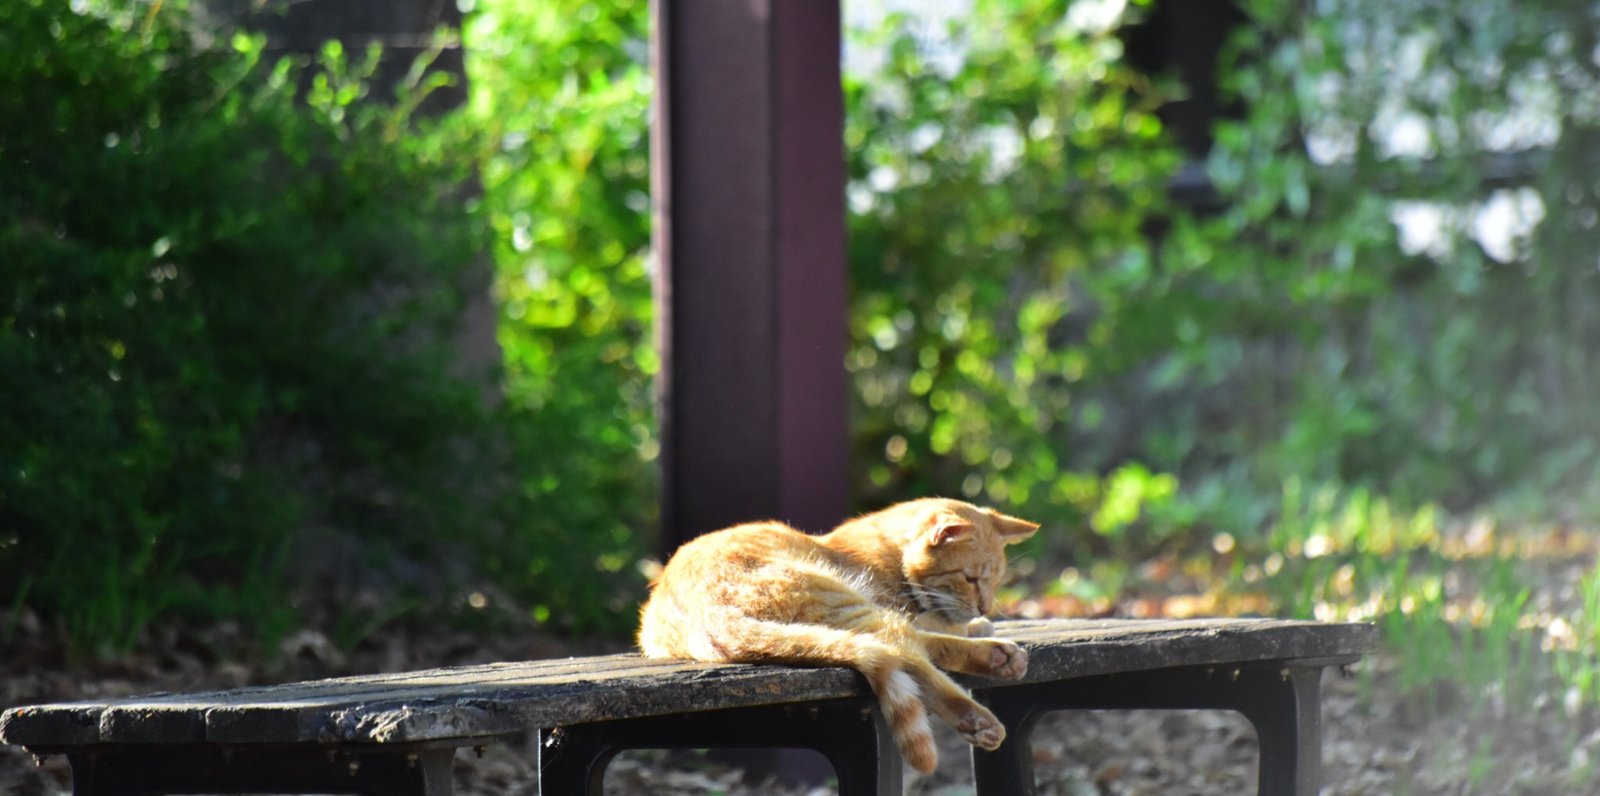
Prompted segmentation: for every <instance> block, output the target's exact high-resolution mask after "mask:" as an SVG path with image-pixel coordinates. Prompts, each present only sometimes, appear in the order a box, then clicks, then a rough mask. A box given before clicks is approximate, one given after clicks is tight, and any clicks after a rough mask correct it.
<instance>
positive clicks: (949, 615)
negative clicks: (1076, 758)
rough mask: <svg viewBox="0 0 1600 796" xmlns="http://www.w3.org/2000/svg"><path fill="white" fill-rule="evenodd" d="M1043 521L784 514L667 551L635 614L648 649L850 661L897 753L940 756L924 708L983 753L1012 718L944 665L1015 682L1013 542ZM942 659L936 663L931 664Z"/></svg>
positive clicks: (722, 658) (926, 762)
mask: <svg viewBox="0 0 1600 796" xmlns="http://www.w3.org/2000/svg"><path fill="white" fill-rule="evenodd" d="M1038 528H1039V526H1038V525H1035V524H1034V523H1031V522H1026V521H1024V520H1019V519H1016V518H1013V517H1007V516H1005V515H1004V514H1000V513H998V512H995V511H993V510H991V509H985V508H979V507H977V506H974V505H972V504H970V503H962V502H961V501H957V500H945V499H941V498H927V499H923V500H913V501H909V502H906V503H900V504H898V505H895V506H891V507H889V508H887V509H884V510H883V511H879V512H876V513H874V514H868V515H866V516H864V517H859V518H857V519H855V520H852V521H850V522H847V523H845V524H844V525H841V526H839V527H838V528H836V529H835V530H834V531H833V532H832V533H829V534H825V535H822V536H808V535H806V534H804V533H801V532H800V531H797V530H795V529H793V528H790V527H789V526H787V525H784V524H782V523H778V522H761V523H752V524H749V525H739V526H736V527H733V528H728V529H725V530H721V531H717V532H715V533H710V534H706V535H705V536H701V537H699V538H697V539H695V540H693V541H691V542H689V543H688V544H685V545H684V546H683V547H681V548H679V549H678V552H677V553H676V554H674V555H673V556H672V559H671V560H670V561H668V562H667V566H666V568H665V569H664V570H662V572H661V577H660V578H658V579H657V580H656V582H655V584H654V585H653V587H652V591H651V594H650V599H649V600H648V601H646V602H645V604H644V608H643V609H642V611H641V612H640V618H641V623H640V627H639V647H640V649H642V650H643V651H644V653H645V654H646V655H648V656H650V657H653V658H689V659H692V660H700V661H716V662H741V663H754V662H764V663H786V664H812V665H818V666H849V667H851V668H853V669H855V670H857V671H859V672H861V673H862V674H863V675H865V676H866V678H867V681H868V682H869V683H870V684H871V685H872V690H873V692H874V693H876V694H877V695H878V700H879V702H880V704H881V705H882V708H883V713H884V716H885V717H886V718H887V719H888V722H889V725H890V727H891V728H892V729H893V731H894V736H895V740H896V742H897V743H898V744H899V746H900V751H901V753H902V754H904V755H905V757H906V760H908V761H909V762H910V763H911V765H913V766H915V767H916V768H917V769H918V770H920V771H932V770H933V769H934V767H935V766H936V765H937V764H938V754H937V752H935V751H934V744H933V735H932V733H931V732H930V730H929V726H928V718H927V714H926V712H925V710H932V711H933V713H934V714H935V715H937V716H938V717H939V718H941V719H943V720H944V721H946V722H948V723H949V724H950V725H951V726H953V727H955V728H956V730H957V731H958V732H960V733H961V735H962V737H963V738H965V739H966V740H967V741H968V742H969V743H972V744H973V745H976V746H980V747H983V748H984V749H991V750H992V749H995V748H997V747H999V746H1000V742H1001V741H1003V740H1004V739H1005V734H1006V732H1005V728H1004V727H1002V726H1001V725H1000V722H999V720H998V719H996V718H995V716H994V714H993V713H990V712H989V711H988V709H986V708H984V707H983V706H982V705H980V704H978V703H977V702H976V701H974V700H973V699H972V697H971V696H969V695H968V694H967V692H966V691H965V690H963V689H962V688H961V686H959V685H957V684H956V682H955V681H953V680H951V679H950V677H949V676H948V675H946V674H945V673H944V672H941V671H939V669H940V668H942V669H946V670H949V671H954V672H963V673H966V674H977V675H984V676H987V677H999V678H1016V677H1021V676H1022V674H1023V672H1025V671H1026V670H1027V666H1028V657H1027V654H1026V653H1025V652H1023V651H1022V649H1021V648H1019V647H1018V646H1017V645H1015V644H1013V643H1011V642H1009V641H1003V640H1000V639H993V638H976V637H975V636H983V635H987V634H988V633H989V632H991V630H992V627H991V626H990V625H989V623H988V620H986V619H983V618H982V617H983V615H984V614H986V613H988V612H989V611H990V610H991V609H992V608H993V607H994V590H995V585H996V584H997V583H999V581H1000V578H1001V576H1002V575H1003V574H1004V572H1005V564H1006V558H1005V546H1006V545H1008V544H1012V543H1015V542H1020V541H1022V540H1023V539H1026V538H1028V537H1029V536H1032V535H1033V532H1034V531H1036V530H1038ZM936 667H937V668H936Z"/></svg>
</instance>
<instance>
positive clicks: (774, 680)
mask: <svg viewBox="0 0 1600 796" xmlns="http://www.w3.org/2000/svg"><path fill="white" fill-rule="evenodd" d="M997 629H998V631H999V633H1000V635H1002V636H1005V637H1007V638H1012V639H1014V640H1016V641H1017V642H1018V643H1020V644H1022V645H1023V646H1024V647H1025V648H1027V650H1028V653H1029V658H1030V663H1029V669H1028V675H1027V677H1026V678H1024V681H1025V682H1031V681H1046V680H1060V679H1069V678H1073V677H1086V676H1092V675H1100V674H1107V673H1111V672H1118V671H1135V670H1149V669H1159V668H1165V667H1170V666H1179V665H1205V664H1238V663H1248V662H1258V661H1276V660H1288V659H1330V660H1333V659H1350V658H1354V657H1355V656H1358V655H1360V654H1362V653H1365V652H1368V651H1370V650H1371V649H1372V648H1373V647H1374V646H1375V644H1376V637H1377V634H1376V630H1375V628H1373V627H1372V626H1370V625H1360V624H1323V623H1315V622H1299V621H1289V620H1276V619H1206V620H1007V621H1002V622H999V623H997ZM982 682H985V681H981V680H977V679H973V680H970V681H969V684H981V683H982ZM868 693H869V691H868V689H867V687H866V684H865V681H864V680H863V679H862V678H861V677H860V676H859V675H857V674H856V673H854V672H852V671H850V670H848V669H839V668H825V669H806V668H792V667H782V666H739V665H709V664H697V663H686V662H681V661H650V660H645V659H643V658H640V657H639V656H637V655H631V654H624V655H610V656H602V657H592V658H570V659H562V660H548V661H532V662H519V663H496V664H488V665H483V666H465V667H455V668H447V669H433V670H427V671H419V672H401V673H393V674H382V675H367V676H358V677H343V678H336V679H332V680H320V681H315V682H307V683H292V684H288V685H282V686H263V687H256V688H246V689H238V690H234V691H220V692H209V693H199V694H159V695H151V696H148V697H139V698H132V699H119V700H109V701H94V702H79V703H62V704H54V705H41V706H34V707H26V708H16V709H13V710H10V711H7V712H6V713H5V714H4V715H3V716H0V740H4V741H5V742H7V743H12V744H20V745H26V746H33V747H54V748H60V747H74V746H82V745H85V744H94V743H119V744H138V743H191V744H192V743H219V744H244V743H303V742H321V743H376V744H390V743H417V742H447V743H448V742H455V743H459V744H462V745H467V744H470V743H473V742H474V741H476V740H481V739H483V738H485V737H490V736H497V735H504V734H508V733H513V732H520V731H526V730H530V729H534V728H544V727H557V726H565V725H571V724H581V723H587V722H594V721H603V720H607V719H614V718H629V717H641V716H652V715H666V714H671V713H684V712H693V711H701V710H714V709H720V708H730V707H746V706H752V705H766V704H782V703H788V702H804V701H812V700H818V699H831V698H842V697H856V696H864V695H867V694H868Z"/></svg>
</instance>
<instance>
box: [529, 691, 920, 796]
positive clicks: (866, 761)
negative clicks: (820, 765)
mask: <svg viewBox="0 0 1600 796" xmlns="http://www.w3.org/2000/svg"><path fill="white" fill-rule="evenodd" d="M716 748H799V749H814V750H816V751H818V752H820V753H822V755H823V756H824V757H826V758H827V759H828V762H829V763H831V764H832V765H833V770H834V774H835V775H836V776H837V777H838V780H839V794H840V796H874V795H875V794H899V793H900V792H901V790H902V785H901V769H900V755H899V753H898V752H897V751H896V750H895V745H894V738H893V736H891V735H890V734H889V730H888V726H887V725H886V724H885V723H884V721H883V719H882V717H881V716H880V715H879V714H878V710H877V708H876V707H873V706H871V705H870V703H868V702H865V701H862V700H839V701H833V702H825V703H818V704H815V705H769V706H760V707H749V708H732V709H728V710H714V711H705V712H701V713H688V714H679V715H674V716H656V717H650V718H643V719H623V720H619V721H605V722H595V723H593V724H579V725H573V726H570V727H558V728H555V729H545V730H540V731H539V792H540V793H541V794H546V795H547V796H568V794H591V796H600V794H601V793H602V788H603V785H604V781H605V771H606V767H607V766H608V765H609V764H610V763H611V760H612V758H614V757H616V755H617V753H619V752H622V751H625V750H628V749H716Z"/></svg>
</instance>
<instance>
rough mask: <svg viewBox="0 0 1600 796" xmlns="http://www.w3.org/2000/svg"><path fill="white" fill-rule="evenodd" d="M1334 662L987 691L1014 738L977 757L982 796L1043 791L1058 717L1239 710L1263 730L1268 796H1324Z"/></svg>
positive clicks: (1158, 672) (1263, 789)
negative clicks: (1034, 743) (1325, 715)
mask: <svg viewBox="0 0 1600 796" xmlns="http://www.w3.org/2000/svg"><path fill="white" fill-rule="evenodd" d="M1327 663H1328V662H1326V661H1305V662H1295V661H1289V662H1280V663H1268V664H1251V665H1247V666H1229V667H1213V666H1188V667H1178V668H1170V669H1155V670H1151V671H1145V672H1125V673H1118V674H1111V675H1105V676H1099V677H1083V678H1077V679H1070V680H1060V681H1056V682H1048V683H1033V684H1024V685H1018V686H1010V687H996V688H988V689H982V690H980V691H979V692H977V697H978V699H979V700H980V701H982V702H984V703H985V704H987V705H988V706H989V709H990V710H993V711H994V713H995V715H996V716H998V717H999V718H1000V721H1001V722H1002V723H1003V724H1005V726H1006V728H1007V729H1008V731H1009V733H1010V737H1008V738H1007V739H1006V742H1005V744H1004V745H1003V746H1001V747H1000V748H999V749H997V750H995V751H993V752H984V751H982V750H979V749H974V750H973V755H972V765H973V772H974V775H975V776H976V778H977V792H978V794H979V796H1031V794H1033V793H1034V792H1035V786H1034V776H1033V751H1032V747H1031V744H1030V740H1031V737H1032V734H1033V730H1034V727H1035V726H1036V725H1037V724H1038V722H1039V719H1040V718H1042V717H1043V716H1044V715H1045V714H1047V713H1051V712H1054V711H1058V710H1127V709H1151V710H1160V709H1173V710H1233V711H1237V712H1239V713H1241V714H1243V715H1244V716H1245V718H1247V719H1249V720H1250V723H1251V724H1253V725H1255V728H1256V736H1257V738H1258V739H1259V741H1260V748H1261V763H1260V777H1259V780H1258V783H1259V785H1258V788H1257V792H1258V793H1260V794H1261V796H1316V793H1317V790H1318V788H1319V787H1320V780H1321V769H1322V746H1321V744H1322V706H1321V701H1320V698H1321V688H1322V669H1323V667H1324V666H1325V665H1327Z"/></svg>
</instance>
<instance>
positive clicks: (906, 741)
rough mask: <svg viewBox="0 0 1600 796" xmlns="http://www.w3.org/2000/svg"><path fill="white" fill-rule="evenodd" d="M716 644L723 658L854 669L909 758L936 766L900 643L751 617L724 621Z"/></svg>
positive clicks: (918, 765) (927, 768)
mask: <svg viewBox="0 0 1600 796" xmlns="http://www.w3.org/2000/svg"><path fill="white" fill-rule="evenodd" d="M862 616H863V617H866V616H867V614H863V615H862ZM863 621H866V620H863ZM713 643H714V644H715V645H716V646H718V647H719V648H720V649H722V650H723V651H724V652H725V657H724V660H727V661H729V662H738V663H790V664H806V665H812V666H847V667H849V668H852V669H855V670H856V671H858V672H860V673H861V674H862V676H864V677H866V678H867V683H868V684H869V685H870V686H871V687H872V692H873V693H874V694H875V695H877V697H878V704H879V706H880V708H881V709H882V711H883V716H884V719H885V721H887V722H888V724H889V729H890V731H891V732H892V733H893V735H894V739H895V744H896V745H897V746H899V747H900V753H901V754H902V755H904V756H905V758H906V762H908V763H910V764H911V765H912V767H913V768H915V769H917V770H918V771H921V772H924V773H928V772H931V771H933V770H934V769H935V768H937V767H938V765H939V753H938V750H937V747H936V745H935V744H934V740H933V731H932V728H931V727H930V726H929V724H928V713H927V708H926V707H925V706H924V704H923V695H922V689H921V688H920V687H919V685H918V683H919V678H917V677H916V676H914V675H912V674H909V673H908V672H907V671H906V661H905V658H904V654H903V652H902V650H901V649H900V648H899V647H897V646H896V645H894V644H891V643H886V642H885V640H884V639H882V638H880V637H879V636H877V635H874V634H871V633H863V632H859V631H852V630H844V629H840V628H836V627H827V626H823V625H816V624H799V623H787V622H773V621H766V620H761V619H751V618H749V617H744V618H741V619H738V620H735V621H730V622H727V623H725V624H724V625H723V627H722V628H721V630H720V632H719V633H718V634H717V638H715V639H714V640H713ZM930 668H931V667H930Z"/></svg>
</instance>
